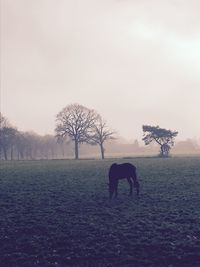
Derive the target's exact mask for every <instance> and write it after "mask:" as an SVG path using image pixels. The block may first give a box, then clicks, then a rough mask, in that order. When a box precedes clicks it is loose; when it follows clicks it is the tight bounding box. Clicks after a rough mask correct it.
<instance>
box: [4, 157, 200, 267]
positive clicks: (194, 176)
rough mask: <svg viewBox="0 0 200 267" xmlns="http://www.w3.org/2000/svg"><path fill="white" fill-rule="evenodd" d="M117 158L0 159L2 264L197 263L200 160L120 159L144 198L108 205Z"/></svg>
mask: <svg viewBox="0 0 200 267" xmlns="http://www.w3.org/2000/svg"><path fill="white" fill-rule="evenodd" d="M113 161H114V160H111V159H109V160H105V161H100V160H80V161H74V160H60V161H54V160H52V161H32V162H11V163H7V162H1V166H0V173H1V178H0V266H1V267H3V266H8V267H12V266H14V267H16V266H20V267H21V266H24V267H28V266H42V267H46V266H84V267H87V266H91V267H93V266H95V267H99V266H107V267H108V266H110V267H111V266H113V267H115V266H122V267H123V266H130V267H134V266H137V267H140V266H148V267H150V266H161V267H164V266H171V267H172V266H180V267H182V266H189V267H194V266H200V158H169V159H158V158H135V159H127V160H125V159H124V160H119V159H118V160H117V161H118V162H127V161H128V162H131V163H133V164H135V165H136V166H137V169H138V176H139V179H140V183H141V196H140V198H139V199H137V198H136V197H135V196H133V197H132V198H131V197H129V196H128V184H127V182H126V181H120V184H119V197H118V199H117V200H114V201H112V202H110V201H109V200H108V186H107V182H108V177H107V172H108V168H109V166H110V164H111V163H112V162H113Z"/></svg>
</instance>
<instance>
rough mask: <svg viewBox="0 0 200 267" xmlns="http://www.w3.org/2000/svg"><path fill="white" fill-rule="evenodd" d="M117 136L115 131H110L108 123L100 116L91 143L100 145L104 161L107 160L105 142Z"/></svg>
mask: <svg viewBox="0 0 200 267" xmlns="http://www.w3.org/2000/svg"><path fill="white" fill-rule="evenodd" d="M115 134H116V132H115V131H112V130H111V129H109V127H108V126H107V123H106V121H105V120H103V119H102V118H101V116H98V119H97V121H96V122H95V124H94V128H93V134H92V135H91V136H90V138H89V143H90V144H97V145H99V147H100V150H101V158H102V159H104V158H105V149H104V142H105V141H106V140H109V139H115V137H114V135H115Z"/></svg>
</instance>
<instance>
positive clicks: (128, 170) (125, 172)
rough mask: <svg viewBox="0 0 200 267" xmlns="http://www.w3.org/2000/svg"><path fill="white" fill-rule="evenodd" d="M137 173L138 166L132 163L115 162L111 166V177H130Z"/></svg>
mask: <svg viewBox="0 0 200 267" xmlns="http://www.w3.org/2000/svg"><path fill="white" fill-rule="evenodd" d="M135 175H136V167H135V166H134V165H133V164H131V163H121V164H117V163H114V164H112V165H111V166H110V170H109V178H110V179H112V178H118V179H123V178H128V177H132V176H135Z"/></svg>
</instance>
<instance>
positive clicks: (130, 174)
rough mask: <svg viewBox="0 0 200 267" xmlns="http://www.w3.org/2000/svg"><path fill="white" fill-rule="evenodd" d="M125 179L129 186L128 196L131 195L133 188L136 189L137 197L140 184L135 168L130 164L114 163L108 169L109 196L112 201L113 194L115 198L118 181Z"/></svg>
mask: <svg viewBox="0 0 200 267" xmlns="http://www.w3.org/2000/svg"><path fill="white" fill-rule="evenodd" d="M124 178H125V179H127V181H128V183H129V185H130V192H129V195H132V194H133V186H134V187H135V188H136V193H137V196H138V195H139V187H140V184H139V182H138V180H137V175H136V167H135V166H134V165H132V164H131V163H122V164H117V163H114V164H112V165H111V166H110V169H109V194H110V199H112V196H113V194H114V193H115V197H117V189H118V182H119V180H120V179H124Z"/></svg>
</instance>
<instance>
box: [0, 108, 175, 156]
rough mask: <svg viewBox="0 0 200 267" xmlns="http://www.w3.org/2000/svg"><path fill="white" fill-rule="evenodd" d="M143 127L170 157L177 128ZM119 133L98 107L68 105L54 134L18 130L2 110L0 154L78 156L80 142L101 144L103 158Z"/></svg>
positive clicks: (148, 141)
mask: <svg viewBox="0 0 200 267" xmlns="http://www.w3.org/2000/svg"><path fill="white" fill-rule="evenodd" d="M142 130H143V138H142V140H143V141H144V144H145V145H149V146H151V144H153V143H156V144H157V145H158V146H159V150H160V152H159V156H161V157H168V156H169V153H170V150H171V148H172V147H173V146H174V140H175V137H176V136H177V135H178V132H177V131H171V130H167V129H164V128H160V127H159V126H150V125H143V126H142ZM116 134H117V133H116V131H114V130H112V129H111V128H110V127H109V126H108V125H107V123H106V121H105V119H103V118H102V117H101V115H100V114H98V113H97V111H95V110H94V109H89V108H87V107H85V106H83V105H80V104H71V105H67V106H66V107H65V108H63V109H62V110H61V111H60V112H59V113H58V114H57V116H56V125H55V136H53V135H46V136H39V135H37V134H35V133H32V132H22V131H18V130H17V128H16V127H14V126H12V125H11V124H10V123H9V121H8V120H7V119H6V118H5V117H4V116H3V115H2V114H1V113H0V155H1V159H5V160H8V159H11V160H12V159H19V160H20V159H22V160H23V159H38V158H40V159H48V158H66V157H71V156H73V155H74V158H75V159H78V158H79V148H80V145H81V144H87V145H90V146H98V147H99V152H100V155H101V158H102V159H104V158H105V143H106V142H107V141H108V140H115V139H117V135H116ZM82 147H83V146H82ZM136 147H137V146H136Z"/></svg>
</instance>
